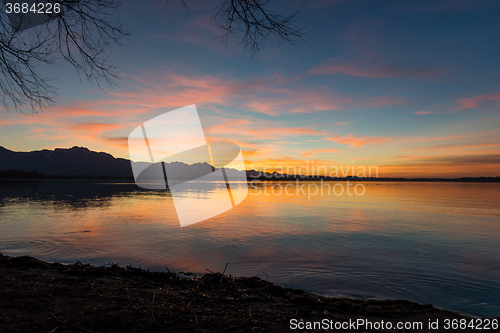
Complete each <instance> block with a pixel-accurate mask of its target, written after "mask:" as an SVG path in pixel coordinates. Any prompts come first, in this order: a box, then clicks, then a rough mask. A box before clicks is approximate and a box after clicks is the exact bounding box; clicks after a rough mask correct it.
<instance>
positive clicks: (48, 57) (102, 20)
mask: <svg viewBox="0 0 500 333" xmlns="http://www.w3.org/2000/svg"><path fill="white" fill-rule="evenodd" d="M37 2H38V1H37ZM51 2H52V3H58V4H60V6H61V12H60V13H59V14H52V15H53V16H55V18H54V19H53V20H51V21H48V22H46V23H43V24H41V25H38V26H35V27H33V28H30V29H26V30H21V29H20V28H19V27H20V26H19V27H18V28H17V29H14V30H13V28H12V27H11V26H10V24H9V18H8V17H7V15H6V14H5V11H4V10H2V12H1V13H0V72H1V75H0V91H1V92H2V93H3V94H2V98H1V100H0V103H1V104H2V105H3V106H5V107H6V108H7V109H10V108H12V107H13V108H14V109H15V110H20V109H21V107H23V106H25V105H26V104H29V105H30V106H31V108H32V109H33V110H36V109H44V108H45V107H47V106H49V105H51V104H53V102H54V100H53V96H54V95H55V89H54V88H53V87H52V86H51V85H50V84H49V83H48V82H49V81H48V80H47V78H44V77H42V76H41V75H40V73H39V72H38V71H37V67H38V66H40V65H42V64H47V65H52V66H57V65H60V64H62V63H64V62H68V63H70V64H71V65H72V66H73V67H74V68H75V69H76V70H77V72H78V74H79V75H80V77H82V76H83V77H86V78H87V79H88V80H89V81H91V82H93V83H96V84H97V85H99V86H101V84H102V82H106V83H108V84H112V83H113V79H114V78H116V68H115V67H114V66H112V65H110V64H108V57H109V54H110V53H111V49H112V47H113V46H115V45H119V46H122V43H121V40H122V38H123V37H125V36H128V35H129V32H128V31H127V30H126V29H125V28H124V27H123V25H122V24H121V23H120V22H117V21H113V20H112V16H113V14H114V13H115V11H116V9H117V8H118V7H119V6H120V5H121V4H122V2H123V0H76V1H64V0H51ZM40 3H42V2H40ZM63 13H64V14H63Z"/></svg>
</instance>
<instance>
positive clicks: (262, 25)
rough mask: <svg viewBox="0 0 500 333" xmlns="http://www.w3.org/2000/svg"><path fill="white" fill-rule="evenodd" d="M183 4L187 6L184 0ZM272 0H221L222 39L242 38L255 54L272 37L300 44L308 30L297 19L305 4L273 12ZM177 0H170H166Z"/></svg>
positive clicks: (218, 9) (280, 42) (216, 19)
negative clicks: (280, 11) (299, 24)
mask: <svg viewBox="0 0 500 333" xmlns="http://www.w3.org/2000/svg"><path fill="white" fill-rule="evenodd" d="M181 1H182V3H181V4H182V5H183V6H184V7H185V8H186V9H187V5H186V3H185V1H184V0H181ZM270 1H271V0H218V2H219V5H217V7H216V8H215V11H216V12H215V15H214V16H213V19H212V20H213V21H214V22H215V23H216V24H217V25H218V26H219V27H221V28H222V29H223V30H224V31H225V33H224V35H222V36H221V40H222V41H225V42H227V41H228V40H229V39H230V38H231V37H234V38H236V39H237V40H239V42H240V44H243V45H244V47H245V49H249V50H250V52H251V55H252V57H253V56H256V55H257V53H258V52H259V50H260V48H261V45H262V44H263V43H264V42H266V41H267V40H269V39H272V40H274V41H275V42H276V43H277V44H278V46H280V47H281V45H283V44H293V45H297V44H298V43H299V42H300V41H303V36H304V35H305V34H306V32H305V31H304V28H299V27H296V26H295V22H294V19H295V18H296V16H297V15H298V14H299V13H300V11H301V9H302V6H300V7H299V8H298V9H297V10H295V11H293V12H291V13H289V14H283V13H273V12H271V11H270V10H268V9H267V7H266V6H267V5H268V4H269V3H270ZM172 2H175V0H166V4H167V5H168V4H169V3H172Z"/></svg>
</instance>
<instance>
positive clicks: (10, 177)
mask: <svg viewBox="0 0 500 333" xmlns="http://www.w3.org/2000/svg"><path fill="white" fill-rule="evenodd" d="M45 180H121V181H130V182H134V177H116V176H89V175H53V176H46V175H44V174H40V173H33V172H27V171H19V170H16V172H15V173H10V174H5V171H1V170H0V182H2V181H9V182H12V181H45ZM247 181H248V182H249V183H251V182H253V181H260V182H265V181H268V182H295V181H299V182H303V181H324V182H347V181H350V182H405V183H411V182H415V183H417V182H419V183H422V182H441V183H500V177H462V178H358V177H345V178H331V177H318V176H308V177H306V176H300V177H266V176H260V177H252V176H248V177H247Z"/></svg>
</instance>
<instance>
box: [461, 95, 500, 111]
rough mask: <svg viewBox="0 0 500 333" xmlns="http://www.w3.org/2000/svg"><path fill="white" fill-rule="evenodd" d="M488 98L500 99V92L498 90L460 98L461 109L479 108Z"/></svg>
mask: <svg viewBox="0 0 500 333" xmlns="http://www.w3.org/2000/svg"><path fill="white" fill-rule="evenodd" d="M486 100H494V101H500V93H498V92H497V93H490V94H482V95H478V96H474V97H471V98H460V99H459V100H458V105H459V110H464V109H473V108H477V107H479V105H480V104H481V102H483V101H486ZM499 107H500V104H499Z"/></svg>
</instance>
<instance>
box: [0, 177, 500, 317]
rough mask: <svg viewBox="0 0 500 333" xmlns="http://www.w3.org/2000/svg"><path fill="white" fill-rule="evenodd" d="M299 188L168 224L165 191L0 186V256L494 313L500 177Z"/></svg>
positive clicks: (499, 289) (256, 191)
mask: <svg viewBox="0 0 500 333" xmlns="http://www.w3.org/2000/svg"><path fill="white" fill-rule="evenodd" d="M311 183H315V182H306V183H305V184H306V190H305V193H303V192H301V191H298V190H297V189H296V186H297V184H296V183H290V184H291V185H290V186H289V187H288V192H287V193H288V194H285V193H284V192H283V190H284V185H286V184H287V183H271V184H270V185H269V186H258V187H254V188H251V189H250V190H249V191H250V192H249V195H248V197H247V198H246V199H245V200H244V201H243V202H242V203H241V204H239V205H238V206H237V207H236V208H234V209H232V210H230V211H228V212H226V213H224V214H222V215H219V216H217V217H214V218H212V219H210V220H207V221H204V222H200V223H196V224H193V225H190V226H186V227H180V225H179V222H178V219H177V215H176V212H175V208H174V205H173V201H172V198H171V196H170V194H169V193H168V192H166V191H146V190H140V189H139V188H138V187H137V186H136V185H135V184H130V183H109V182H108V183H105V182H101V181H89V180H86V181H64V180H60V181H56V180H51V181H42V182H28V181H26V182H3V183H0V252H1V253H3V254H5V255H11V256H19V255H30V256H35V257H37V258H40V259H43V260H48V261H58V262H63V263H74V262H76V261H77V260H80V261H81V262H84V263H87V262H88V263H92V264H95V265H106V264H109V263H118V264H120V265H129V264H131V265H133V266H140V267H143V268H147V269H151V270H155V271H163V270H165V267H168V268H169V269H170V270H175V271H184V272H199V273H204V272H206V269H210V270H212V271H222V270H223V269H224V266H225V265H226V263H228V267H227V271H226V274H231V275H233V276H252V275H258V276H260V277H262V278H264V279H266V278H267V279H269V280H270V281H272V282H275V283H278V284H281V285H284V286H287V287H289V286H292V287H294V288H301V289H304V290H307V291H311V292H316V293H320V294H324V295H330V296H349V297H357V298H392V299H396V298H397V299H409V300H412V301H416V302H420V303H432V304H434V305H435V306H438V307H443V308H446V309H450V310H454V311H459V312H462V313H465V314H470V315H474V316H480V317H497V316H500V184H487V183H411V184H410V183H394V182H373V183H372V182H370V183H362V184H363V185H364V187H365V193H364V195H361V196H358V195H352V196H349V195H348V194H347V193H346V191H344V193H343V194H342V195H336V194H333V193H330V194H328V193H326V190H325V193H323V195H311V196H310V197H308V195H307V186H308V184H311ZM300 184H302V183H300ZM334 184H335V183H331V185H332V186H333V185H334ZM339 184H342V185H345V182H342V183H339ZM354 184H357V183H354ZM241 185H242V184H240V186H241ZM280 187H281V190H282V191H281V194H280ZM224 188H225V184H220V188H219V189H216V191H225V189H224ZM273 190H274V194H273ZM339 192H340V190H339V191H337V194H338V193H339ZM360 192H361V189H360V188H358V193H360ZM351 193H352V188H351ZM290 194H292V195H290ZM185 195H186V196H192V197H193V198H196V196H197V194H196V193H195V192H190V191H186V193H185ZM193 209H197V207H196V205H195V206H194V207H193Z"/></svg>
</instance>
